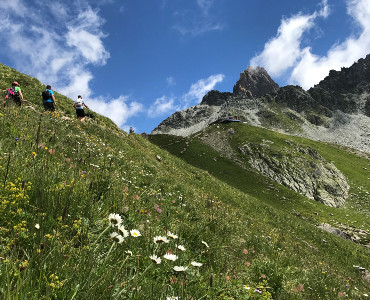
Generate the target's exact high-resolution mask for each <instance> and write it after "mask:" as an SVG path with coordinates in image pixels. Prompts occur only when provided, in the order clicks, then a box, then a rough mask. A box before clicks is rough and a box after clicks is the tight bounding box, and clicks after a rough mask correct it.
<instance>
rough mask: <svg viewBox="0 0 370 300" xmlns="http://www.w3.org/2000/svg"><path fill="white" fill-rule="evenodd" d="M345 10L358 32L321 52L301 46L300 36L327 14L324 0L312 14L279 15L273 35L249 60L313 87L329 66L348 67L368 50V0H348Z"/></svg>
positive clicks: (326, 72)
mask: <svg viewBox="0 0 370 300" xmlns="http://www.w3.org/2000/svg"><path fill="white" fill-rule="evenodd" d="M346 3H347V13H348V15H349V16H350V17H351V18H352V19H353V21H354V23H355V24H356V25H357V26H358V27H359V29H360V33H359V34H358V35H357V36H354V35H351V36H349V37H347V39H346V40H345V41H344V42H342V43H340V44H335V45H333V46H332V47H331V48H330V49H329V50H328V51H327V54H326V55H324V56H319V55H315V54H314V53H313V49H311V48H310V47H302V39H303V38H304V36H305V34H306V33H308V31H309V30H310V29H312V28H313V27H314V26H316V23H315V21H316V20H317V19H318V18H320V17H321V18H324V19H325V18H328V17H329V14H330V9H329V6H328V3H327V0H323V1H322V2H321V5H320V6H321V7H320V10H318V11H315V12H313V13H312V14H306V15H304V14H302V13H298V14H297V15H294V16H292V17H290V18H287V19H282V21H281V25H280V27H279V29H278V33H277V35H276V37H274V38H272V39H271V40H270V41H268V42H267V43H266V44H265V47H264V50H263V51H262V52H261V53H260V54H259V55H257V56H255V57H254V58H253V59H252V60H251V62H250V64H251V65H252V66H256V65H258V66H262V67H264V68H265V69H266V70H267V71H268V72H269V74H270V75H271V76H272V77H280V76H282V75H284V74H286V73H289V74H290V75H289V83H290V84H298V85H300V86H302V87H303V88H305V89H308V88H310V87H312V86H313V85H315V84H317V83H318V82H319V81H320V80H322V79H323V78H324V77H325V76H327V75H328V74H329V71H330V70H331V69H337V70H338V69H340V68H341V67H349V66H350V65H352V64H353V62H355V61H357V60H358V59H359V58H361V57H364V56H365V55H366V54H368V52H369V49H370V22H369V20H370V5H369V2H368V0H347V2H346Z"/></svg>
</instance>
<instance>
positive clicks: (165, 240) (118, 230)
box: [108, 213, 209, 272]
mask: <svg viewBox="0 0 370 300" xmlns="http://www.w3.org/2000/svg"><path fill="white" fill-rule="evenodd" d="M108 221H109V224H110V226H111V227H113V228H114V229H115V231H114V232H112V233H111V234H110V238H111V239H112V240H113V241H115V242H117V243H118V244H121V243H122V242H123V241H124V240H125V238H127V237H129V236H131V237H135V238H136V237H139V236H141V233H140V232H139V230H137V229H132V230H130V231H128V230H127V229H126V228H125V226H124V225H123V224H122V218H121V216H120V215H119V214H115V213H111V214H110V215H109V216H108ZM178 239H179V237H178V235H176V234H174V233H172V232H170V231H167V233H166V235H165V236H160V235H157V236H155V237H154V238H153V243H154V244H155V245H156V246H157V247H156V248H155V249H156V252H159V248H160V245H165V244H170V245H169V246H173V247H174V250H167V251H166V253H165V254H163V255H162V256H158V255H157V254H153V255H150V256H149V258H150V259H151V260H152V261H153V262H154V263H155V264H157V265H160V264H161V263H162V259H165V260H166V261H168V262H175V261H177V260H178V259H179V256H180V255H181V253H183V252H185V251H187V249H186V248H185V246H184V245H181V244H179V243H177V241H178ZM202 245H203V247H205V248H206V250H208V248H209V245H208V244H207V242H205V241H202ZM174 253H177V254H178V255H176V254H174ZM202 265H203V263H201V262H197V261H191V262H190V263H189V266H173V267H172V269H173V270H174V271H176V272H185V271H186V270H188V268H189V267H194V268H199V267H201V266H202Z"/></svg>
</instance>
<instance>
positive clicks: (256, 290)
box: [254, 289, 262, 294]
mask: <svg viewBox="0 0 370 300" xmlns="http://www.w3.org/2000/svg"><path fill="white" fill-rule="evenodd" d="M254 291H255V292H257V293H259V294H262V292H261V291H260V290H259V289H255V290H254Z"/></svg>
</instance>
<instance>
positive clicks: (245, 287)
mask: <svg viewBox="0 0 370 300" xmlns="http://www.w3.org/2000/svg"><path fill="white" fill-rule="evenodd" d="M243 288H244V289H246V290H250V289H251V288H250V287H249V286H247V285H245V286H243Z"/></svg>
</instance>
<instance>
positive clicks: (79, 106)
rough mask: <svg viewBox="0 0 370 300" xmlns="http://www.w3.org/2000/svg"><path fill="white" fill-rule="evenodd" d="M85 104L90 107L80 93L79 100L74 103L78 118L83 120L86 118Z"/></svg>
mask: <svg viewBox="0 0 370 300" xmlns="http://www.w3.org/2000/svg"><path fill="white" fill-rule="evenodd" d="M84 106H85V107H86V108H87V109H89V108H88V107H87V105H86V103H85V102H84V100H83V99H82V96H81V95H78V97H77V100H76V101H75V102H74V103H73V107H74V108H75V109H76V115H77V119H79V120H80V121H81V122H82V121H83V120H85V117H86V116H85V111H84Z"/></svg>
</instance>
